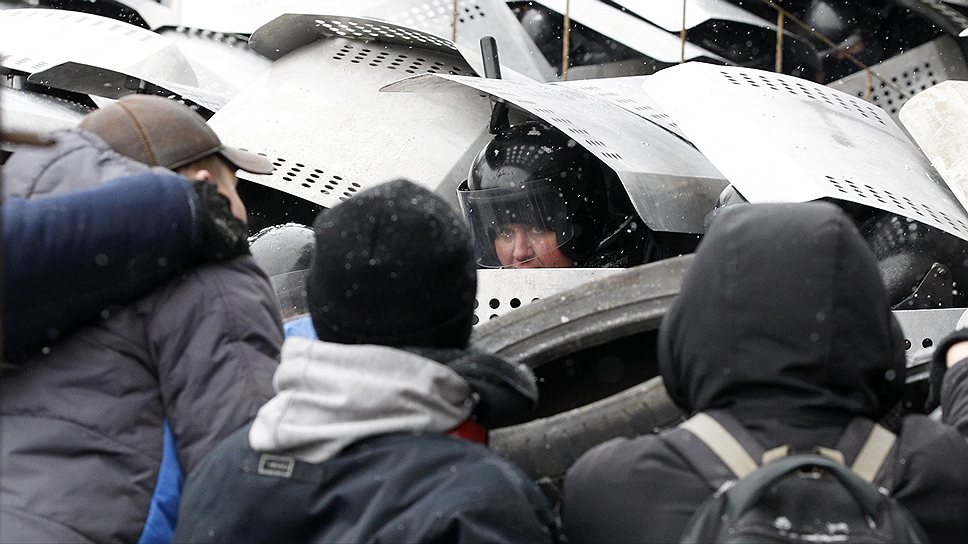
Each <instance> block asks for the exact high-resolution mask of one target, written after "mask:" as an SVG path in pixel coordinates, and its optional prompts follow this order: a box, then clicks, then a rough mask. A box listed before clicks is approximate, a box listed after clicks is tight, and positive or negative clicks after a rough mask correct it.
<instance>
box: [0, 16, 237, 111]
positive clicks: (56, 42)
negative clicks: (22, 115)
mask: <svg viewBox="0 0 968 544" xmlns="http://www.w3.org/2000/svg"><path fill="white" fill-rule="evenodd" d="M0 35H2V36H3V45H4V49H5V51H7V53H6V55H5V56H4V57H3V59H2V60H0V65H2V66H3V67H4V68H6V69H8V70H11V71H13V72H15V73H22V74H26V75H27V81H28V82H30V83H37V84H40V85H46V86H48V87H53V88H57V89H64V90H67V91H72V92H79V93H84V94H91V95H96V96H102V97H108V98H119V97H121V96H124V95H126V94H132V93H136V92H145V91H146V90H152V91H154V90H163V91H165V92H166V93H167V94H172V95H178V96H180V97H183V98H186V99H188V100H190V101H192V102H195V103H196V104H199V105H202V106H204V107H206V108H207V109H209V110H210V111H215V110H217V109H218V108H219V107H220V106H221V105H222V104H224V103H225V102H227V101H228V98H229V96H228V95H225V94H222V93H220V92H217V91H213V90H209V89H204V88H202V87H200V86H199V80H198V78H197V76H196V74H195V72H194V70H193V69H192V67H191V64H190V63H189V62H188V60H187V59H186V58H185V56H184V55H183V54H182V52H181V51H180V50H179V49H178V48H177V47H176V46H175V45H174V44H173V43H171V42H170V41H169V40H168V39H166V38H165V37H164V36H161V35H159V34H156V33H154V32H151V31H149V30H145V29H143V28H139V27H136V26H134V25H130V24H127V23H124V22H120V21H116V20H114V19H108V18H105V17H100V16H98V15H90V14H86V13H79V12H74V11H64V10H50V9H11V10H3V11H0ZM79 43H83V44H84V47H78V46H77V44H79Z"/></svg>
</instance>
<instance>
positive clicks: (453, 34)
mask: <svg viewBox="0 0 968 544" xmlns="http://www.w3.org/2000/svg"><path fill="white" fill-rule="evenodd" d="M451 5H452V6H453V9H452V10H451V17H450V41H452V42H454V43H457V0H454V1H453V3H452V4H451Z"/></svg>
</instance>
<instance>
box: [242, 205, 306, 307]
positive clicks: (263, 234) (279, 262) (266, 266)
mask: <svg viewBox="0 0 968 544" xmlns="http://www.w3.org/2000/svg"><path fill="white" fill-rule="evenodd" d="M315 242H316V236H315V234H314V233H313V229H311V228H309V227H306V226H304V225H299V224H296V223H287V224H285V225H276V226H272V227H266V228H264V229H262V230H260V231H259V232H258V233H257V234H256V235H255V236H253V237H252V238H250V239H249V246H250V250H251V251H252V257H253V258H254V259H255V261H256V262H257V263H258V264H259V266H261V267H262V269H263V270H265V272H266V275H268V276H269V280H270V281H271V282H272V288H273V289H274V290H275V292H276V296H277V297H278V298H279V309H280V310H281V312H282V317H283V319H285V318H287V317H291V316H295V315H300V314H305V313H307V312H309V309H308V306H307V303H306V278H307V276H308V274H309V262H310V260H311V258H312V255H313V247H314V245H315Z"/></svg>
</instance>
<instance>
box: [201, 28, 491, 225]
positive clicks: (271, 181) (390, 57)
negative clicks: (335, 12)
mask: <svg viewBox="0 0 968 544" xmlns="http://www.w3.org/2000/svg"><path fill="white" fill-rule="evenodd" d="M250 44H251V46H252V47H253V48H254V49H255V50H256V51H257V52H259V53H261V54H263V55H267V56H270V57H274V58H275V59H276V60H275V62H274V63H273V65H272V66H271V68H269V70H268V71H266V72H265V73H264V74H263V75H262V76H261V77H260V78H259V79H258V80H256V81H254V82H253V83H252V84H251V85H250V86H249V87H248V88H246V89H245V90H244V91H243V92H242V93H240V94H239V95H238V96H237V97H236V98H234V99H233V100H232V101H231V102H230V103H229V104H227V105H226V106H225V107H224V108H223V109H221V110H220V111H219V112H218V113H217V114H216V115H215V116H213V117H212V118H211V120H210V124H211V125H212V127H213V128H214V129H215V130H216V132H218V133H219V135H220V136H221V138H222V140H223V141H224V142H226V143H227V144H228V145H232V146H236V147H241V148H245V149H248V150H249V151H253V152H258V153H261V154H263V155H265V156H267V157H269V159H270V160H272V161H273V163H274V164H275V166H276V170H275V172H274V173H273V174H271V175H269V176H254V175H250V174H243V177H244V178H245V179H247V180H250V181H253V182H256V183H259V184H262V185H265V186H268V187H271V188H274V189H278V190H280V191H283V192H286V193H289V194H291V195H295V196H297V197H300V198H302V199H305V200H308V201H310V202H313V203H316V204H319V205H322V206H324V207H332V206H334V205H335V204H337V203H339V202H340V201H341V200H345V199H346V198H348V197H350V196H352V195H353V194H354V193H356V192H358V191H359V190H361V189H364V188H366V187H369V186H372V185H375V184H378V183H382V182H384V181H387V180H389V179H392V178H398V177H406V178H410V179H412V180H413V181H415V182H416V183H419V184H421V185H423V186H425V187H427V188H429V189H431V190H435V189H438V187H440V186H441V185H443V184H444V183H445V182H448V183H449V184H448V185H447V187H446V188H443V189H441V190H440V193H441V194H442V195H443V196H445V198H448V199H449V200H450V201H451V202H452V203H454V205H455V206H456V192H455V191H456V187H457V184H458V183H459V181H461V180H462V179H463V178H464V177H465V176H466V173H467V169H468V168H469V167H470V161H471V159H472V158H473V156H474V154H476V152H477V150H478V149H480V148H481V147H483V146H484V144H485V142H486V140H487V137H488V134H487V125H488V119H489V116H490V107H489V104H487V103H486V101H485V100H483V99H477V100H478V101H479V102H480V104H479V105H478V106H477V107H473V106H474V105H473V104H470V105H469V104H468V103H467V102H466V101H465V100H463V99H462V98H461V97H439V96H425V95H400V94H387V93H380V92H379V89H380V88H381V87H383V86H384V85H386V84H388V83H390V82H391V81H394V80H396V79H399V78H400V77H402V76H404V75H406V74H408V73H410V74H417V73H425V72H433V73H436V72H441V73H457V74H471V73H473V71H472V70H471V68H470V66H468V64H467V63H466V62H464V60H463V59H462V58H461V56H460V55H459V54H458V53H457V51H456V50H455V49H454V47H453V45H452V44H451V43H450V42H448V41H447V40H444V39H441V38H438V37H436V36H432V35H429V34H425V33H422V32H419V31H416V30H413V29H408V28H405V27H400V26H396V25H391V24H389V23H385V22H381V21H375V20H371V19H358V18H351V17H332V16H326V15H285V16H282V17H280V18H278V19H276V20H275V21H273V22H271V23H270V24H268V25H266V26H265V27H262V28H260V29H259V30H258V31H256V33H255V34H253V36H252V38H251V41H250Z"/></svg>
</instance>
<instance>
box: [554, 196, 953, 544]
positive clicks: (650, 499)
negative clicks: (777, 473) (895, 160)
mask: <svg viewBox="0 0 968 544" xmlns="http://www.w3.org/2000/svg"><path fill="white" fill-rule="evenodd" d="M903 340H904V338H903V335H902V333H901V330H900V327H899V326H898V324H897V322H896V321H895V319H894V318H893V316H892V314H891V312H890V307H889V301H888V297H887V294H886V292H885V290H884V288H883V285H882V283H881V279H880V275H879V273H878V269H877V265H876V262H875V260H874V257H873V255H872V253H871V251H870V249H869V248H868V247H867V245H866V243H865V242H864V240H863V239H862V238H861V237H860V235H859V234H858V233H857V231H856V229H855V228H854V227H853V225H852V224H851V223H850V221H849V219H848V218H847V217H846V216H845V215H844V214H843V213H842V212H841V211H840V210H839V209H838V208H836V207H835V206H833V205H830V204H822V203H814V204H800V205H753V206H747V205H742V206H735V207H731V208H726V209H724V210H723V212H722V213H721V215H720V216H719V217H717V219H716V221H715V222H714V223H713V225H712V227H711V229H710V231H709V232H708V234H707V235H706V237H705V238H704V240H703V241H702V243H701V244H700V247H699V250H698V252H697V254H696V259H695V261H694V264H693V266H692V268H691V269H690V271H689V272H688V274H687V276H686V278H685V280H684V283H683V286H682V290H681V294H680V296H679V298H678V299H677V300H676V302H675V303H674V304H673V306H672V308H671V309H670V310H669V313H668V315H667V316H666V318H665V320H664V322H663V324H662V328H661V331H660V335H659V345H658V352H659V368H660V372H661V374H662V377H663V380H664V381H665V384H666V387H667V389H668V391H669V394H670V396H671V397H672V399H673V400H674V401H675V402H676V404H678V405H679V406H680V407H681V408H682V409H683V410H684V411H685V412H686V413H688V414H695V413H698V412H703V411H715V410H723V411H726V412H728V413H729V414H730V415H732V416H733V419H735V420H738V421H739V422H740V423H741V424H742V425H743V427H744V428H745V429H747V430H748V431H750V432H751V434H752V435H753V436H754V437H755V438H756V440H757V442H759V443H760V445H762V446H763V447H764V448H766V449H769V448H773V447H777V446H781V445H790V446H792V447H793V449H794V450H798V451H809V450H810V449H812V448H813V447H816V446H824V447H828V448H833V447H835V446H836V445H837V442H838V439H839V438H840V437H841V435H842V434H843V431H844V429H845V428H846V427H847V425H848V423H850V422H851V421H852V420H853V419H854V418H855V417H863V418H867V419H870V420H878V419H879V418H881V417H882V416H884V415H885V413H887V411H888V410H890V409H892V408H894V407H895V405H896V404H897V403H898V401H899V399H900V396H901V393H902V390H903V384H904V375H905V371H904V370H905V359H904V346H903ZM965 377H966V372H964V369H961V370H960V371H957V372H950V373H949V376H948V377H947V382H946V390H945V392H944V393H943V394H944V395H946V398H945V401H946V413H945V419H944V420H943V421H942V422H935V421H932V420H930V419H928V418H927V417H925V416H919V415H915V416H908V417H905V418H903V420H902V421H901V422H900V423H899V424H898V426H897V428H895V429H893V430H894V431H895V432H896V433H897V434H898V441H897V443H896V444H895V447H894V449H893V450H892V452H891V454H890V456H889V458H888V460H887V463H886V465H887V467H886V468H887V469H886V470H882V472H881V473H880V474H879V475H878V479H875V483H877V484H879V485H882V486H884V487H886V488H887V489H888V490H889V491H890V492H891V494H892V495H893V496H894V497H895V498H896V499H897V500H898V501H899V502H900V503H901V504H902V505H904V506H905V507H907V508H908V509H910V510H911V512H912V513H913V514H914V515H915V517H916V518H917V519H918V521H919V522H920V523H921V525H922V527H923V528H924V529H925V531H926V532H927V534H928V536H929V537H930V538H931V541H932V542H935V543H945V542H952V543H953V542H963V541H964V535H965V534H966V531H968V517H966V516H965V515H964V508H965V507H964V505H966V504H968V442H966V440H965V436H963V435H962V434H961V433H959V431H958V427H960V428H961V429H962V432H964V429H965V427H966V425H965V423H966V420H965V418H966V417H968V396H965V393H966V391H965V389H966V382H965V381H964V380H965ZM676 432H685V431H679V430H667V431H663V432H662V433H659V434H658V435H650V436H643V437H639V438H635V439H631V440H630V439H624V438H623V439H617V440H613V441H610V442H607V443H605V444H602V445H600V446H598V447H597V448H595V449H593V450H591V451H589V452H588V453H587V454H585V455H584V456H583V457H582V458H580V459H579V460H578V461H577V462H576V463H575V465H574V466H573V467H572V468H571V469H570V470H569V473H568V475H567V477H566V480H565V486H564V498H563V514H562V515H563V524H564V525H563V527H564V532H565V534H566V536H568V537H569V539H570V540H571V541H572V542H574V543H581V542H677V541H678V540H679V538H680V536H681V535H682V532H683V530H684V529H685V527H686V523H687V521H688V520H689V518H690V516H691V515H692V514H693V513H694V512H695V510H696V509H697V508H698V507H699V506H700V505H701V504H702V503H703V502H704V501H705V500H706V499H707V498H708V497H709V496H710V495H711V494H712V493H713V491H714V489H712V488H711V486H710V485H709V484H707V483H706V480H705V479H704V478H703V477H702V476H701V475H700V474H699V473H698V472H697V471H695V470H693V469H692V468H691V466H690V465H689V463H688V462H687V461H686V460H685V459H684V458H683V457H682V456H681V455H680V454H679V453H678V451H677V450H676V449H675V447H673V446H672V445H670V442H669V441H670V439H671V437H672V433H676ZM696 447H704V446H700V445H698V444H697V445H696Z"/></svg>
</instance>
